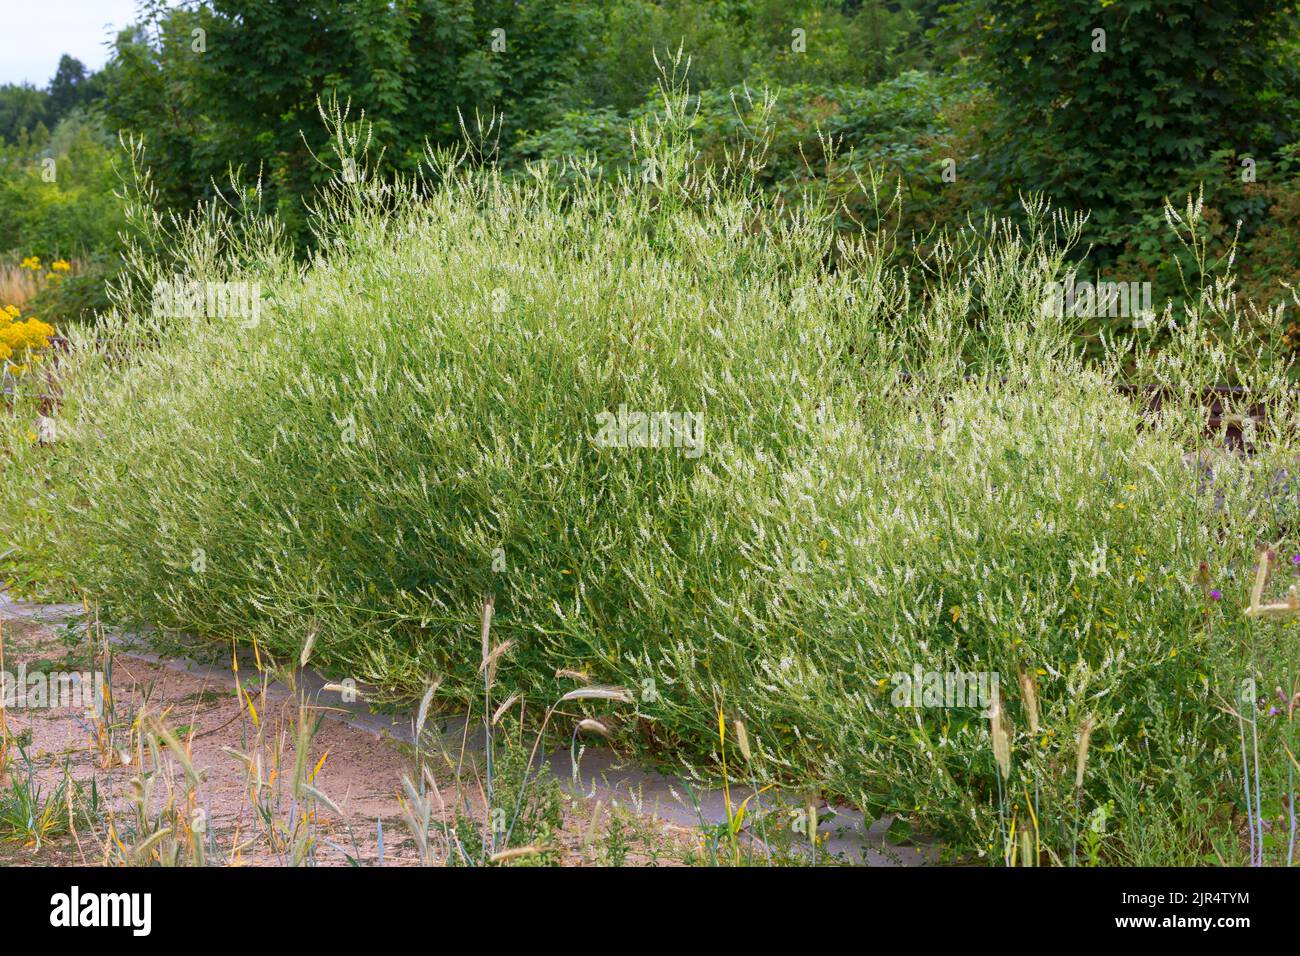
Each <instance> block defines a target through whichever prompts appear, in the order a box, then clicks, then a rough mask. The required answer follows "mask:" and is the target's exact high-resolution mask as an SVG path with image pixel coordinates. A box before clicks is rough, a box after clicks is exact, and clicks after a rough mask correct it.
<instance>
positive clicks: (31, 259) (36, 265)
mask: <svg viewBox="0 0 1300 956" xmlns="http://www.w3.org/2000/svg"><path fill="white" fill-rule="evenodd" d="M19 265H20V266H21V267H22V268H24V269H31V270H32V271H33V272H36V271H38V270H39V269H40V268H41V257H40V256H28V257H27V258H26V259H24V260H23V261H22V262H21V263H19Z"/></svg>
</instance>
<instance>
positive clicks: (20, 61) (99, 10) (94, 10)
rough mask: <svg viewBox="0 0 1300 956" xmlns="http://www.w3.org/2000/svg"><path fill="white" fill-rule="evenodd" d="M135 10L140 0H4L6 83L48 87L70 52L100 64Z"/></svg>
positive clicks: (1, 66)
mask: <svg viewBox="0 0 1300 956" xmlns="http://www.w3.org/2000/svg"><path fill="white" fill-rule="evenodd" d="M134 14H135V0H0V84H3V83H23V82H27V83H31V84H32V85H33V86H39V87H43V86H45V85H46V84H47V83H49V82H50V77H52V76H53V75H54V71H55V69H56V68H57V67H58V65H59V57H60V56H62V55H63V54H64V53H70V54H72V55H73V56H75V57H76V58H77V59H78V60H80V61H81V62H82V63H84V64H86V68H87V69H89V70H98V69H100V68H101V67H102V66H103V65H104V61H105V60H106V59H107V58H108V47H107V45H106V44H107V42H108V41H109V40H110V39H111V38H112V37H113V35H114V33H115V32H116V30H117V29H119V28H121V27H124V26H126V25H127V24H128V23H130V22H131V21H132V20H134V19H135V16H134Z"/></svg>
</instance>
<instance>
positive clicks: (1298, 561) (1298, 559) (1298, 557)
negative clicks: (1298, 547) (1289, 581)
mask: <svg viewBox="0 0 1300 956" xmlns="http://www.w3.org/2000/svg"><path fill="white" fill-rule="evenodd" d="M1291 563H1292V564H1294V565H1295V566H1296V567H1300V554H1293V555H1291Z"/></svg>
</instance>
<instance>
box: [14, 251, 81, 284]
mask: <svg viewBox="0 0 1300 956" xmlns="http://www.w3.org/2000/svg"><path fill="white" fill-rule="evenodd" d="M18 265H19V267H20V268H22V269H30V270H31V271H32V272H40V271H41V270H42V269H43V268H44V266H42V265H41V257H40V256H28V257H27V258H26V259H24V260H23V261H22V262H20V263H19V264H18ZM71 271H72V263H71V262H69V261H68V260H67V259H55V260H54V261H53V262H51V263H50V269H49V271H48V272H46V273H45V278H46V279H61V278H63V276H64V274H66V273H68V272H71Z"/></svg>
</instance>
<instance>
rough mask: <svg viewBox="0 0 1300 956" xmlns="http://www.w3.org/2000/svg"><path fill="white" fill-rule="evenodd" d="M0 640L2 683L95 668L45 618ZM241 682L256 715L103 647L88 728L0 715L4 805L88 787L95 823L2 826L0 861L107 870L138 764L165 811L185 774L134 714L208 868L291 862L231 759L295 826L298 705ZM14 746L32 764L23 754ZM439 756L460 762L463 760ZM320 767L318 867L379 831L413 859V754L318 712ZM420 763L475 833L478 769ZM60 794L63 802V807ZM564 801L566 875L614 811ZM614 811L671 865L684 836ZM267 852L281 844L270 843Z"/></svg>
mask: <svg viewBox="0 0 1300 956" xmlns="http://www.w3.org/2000/svg"><path fill="white" fill-rule="evenodd" d="M3 638H4V654H5V658H4V669H5V670H6V671H7V672H9V673H11V674H13V673H16V672H17V669H18V666H19V665H20V664H24V665H26V668H27V669H28V671H29V672H30V671H32V670H40V669H46V670H62V671H79V672H80V671H88V670H94V669H100V670H104V669H105V668H103V662H102V659H101V658H99V657H98V656H97V655H95V653H94V651H93V650H92V644H91V642H90V641H89V640H87V639H86V638H85V637H84V636H78V635H76V634H73V633H71V632H69V631H66V630H63V629H61V628H57V627H53V626H51V625H49V624H45V623H41V622H38V621H35V620H31V619H13V618H10V619H6V620H4V621H3ZM241 676H242V678H243V680H244V681H246V682H248V683H246V684H245V688H244V689H245V690H246V691H248V698H249V700H251V702H252V705H253V706H252V708H251V709H250V706H249V704H248V701H247V700H246V701H242V702H241V700H240V699H239V698H237V696H236V692H235V689H234V688H233V687H232V686H231V685H230V684H229V682H227V681H222V680H218V679H214V678H213V677H210V676H201V675H196V674H191V673H185V672H180V671H177V670H175V669H173V668H170V667H166V666H163V665H161V664H158V663H152V662H149V661H147V660H143V659H139V658H136V657H132V656H128V655H125V654H122V653H114V654H113V655H112V661H111V682H110V685H111V696H112V704H113V706H112V708H111V711H106V712H105V718H104V719H103V720H100V721H95V720H94V719H93V718H91V715H88V714H85V713H84V712H82V711H81V710H80V709H77V710H73V709H70V708H25V709H24V708H17V707H10V708H6V709H5V712H4V718H5V733H6V734H7V738H6V739H7V740H8V742H9V743H8V767H7V768H6V770H7V773H6V775H5V776H4V777H2V778H0V807H3V805H4V802H5V800H6V799H8V800H9V803H10V806H12V799H11V798H10V797H9V796H8V795H9V794H11V793H12V792H13V788H14V786H15V783H17V784H18V785H22V784H23V783H24V782H25V781H26V779H27V778H28V777H29V776H34V778H35V781H36V782H37V784H38V785H39V787H40V790H41V793H42V796H43V798H44V801H45V802H46V803H49V802H50V797H51V795H53V794H56V793H58V791H59V788H60V785H61V784H63V785H64V797H63V798H62V803H63V804H64V806H63V807H61V808H60V809H61V812H62V815H63V817H65V818H66V817H67V816H68V810H67V806H66V805H67V804H68V803H70V802H71V803H73V804H74V805H75V806H81V805H86V806H88V805H89V804H90V802H91V794H92V793H93V795H94V797H95V798H96V802H97V804H98V806H97V809H96V812H95V813H93V814H89V815H85V814H83V813H80V812H77V813H73V814H72V819H73V821H74V827H73V831H72V832H66V830H67V828H66V827H59V828H58V829H61V830H64V831H65V832H62V833H58V834H56V835H53V836H51V837H50V838H49V839H47V840H45V841H42V843H41V845H40V846H39V847H38V846H37V845H36V844H35V842H34V841H33V840H31V839H30V838H24V835H23V834H14V833H13V832H8V833H6V832H5V826H4V823H3V820H2V819H0V864H3V865H59V864H71V863H89V864H98V863H103V862H105V861H106V859H109V858H110V857H113V856H114V853H113V852H112V848H113V846H114V843H115V840H114V835H115V834H116V835H118V836H119V838H121V839H122V841H123V844H124V845H126V846H128V847H134V846H135V843H134V842H133V841H132V839H131V836H130V835H131V834H132V833H134V832H135V827H134V823H133V820H134V817H135V813H134V809H133V807H132V804H131V801H130V794H131V792H132V780H133V778H136V777H137V776H138V775H139V774H140V769H141V763H142V759H141V758H142V756H143V763H144V764H145V770H146V771H147V772H152V771H154V770H158V771H160V772H159V773H157V774H156V776H155V781H156V784H155V792H154V794H153V795H152V800H151V804H152V806H153V807H155V808H161V807H162V806H163V804H164V803H165V801H166V800H167V798H168V795H169V792H170V793H172V794H176V793H178V792H179V791H181V789H182V787H183V784H184V770H183V768H182V764H181V763H180V761H178V760H177V759H176V758H175V757H174V756H173V755H172V754H171V753H169V752H167V751H166V750H164V751H163V755H162V757H161V759H160V761H159V763H158V765H157V767H155V766H152V765H151V761H150V760H149V756H148V749H147V748H142V746H141V739H142V733H141V728H142V727H147V726H148V721H147V720H145V721H144V722H143V723H142V720H141V715H142V714H143V715H148V716H152V717H157V718H160V719H161V720H162V722H163V724H164V725H165V726H167V727H168V728H170V729H171V730H172V731H173V732H174V733H175V734H176V736H177V737H178V738H179V739H180V740H182V741H184V742H185V744H186V745H187V746H188V748H189V750H190V753H191V755H192V758H191V759H192V763H193V765H194V767H195V768H197V769H198V770H199V771H201V773H202V779H201V782H200V783H199V784H198V785H197V787H196V800H195V806H197V807H199V808H201V810H202V811H203V817H204V818H205V819H206V821H207V825H208V828H209V830H210V833H211V836H212V840H211V841H210V842H211V843H213V844H214V845H215V847H216V850H215V852H214V853H213V854H212V855H213V857H214V859H213V860H212V862H220V863H231V864H235V865H263V864H271V865H274V864H279V863H285V862H287V861H288V859H289V851H288V849H287V843H288V841H287V840H284V839H281V840H279V841H277V840H276V839H274V838H273V837H272V836H271V833H273V832H275V828H274V827H272V828H270V830H268V826H267V824H266V823H265V820H264V819H263V818H261V816H260V815H259V814H258V812H257V811H256V809H255V807H254V799H253V791H254V787H253V786H252V781H253V779H254V775H253V774H251V773H250V770H249V768H248V766H247V765H246V764H245V763H244V762H243V761H242V760H241V759H239V758H238V757H236V756H234V755H232V754H231V753H230V752H229V751H230V750H235V751H239V752H240V753H244V754H249V755H256V754H260V755H261V758H262V765H261V766H262V778H263V780H265V781H266V783H267V786H266V787H265V788H264V789H263V790H262V791H261V795H262V799H263V800H264V801H266V800H270V799H272V795H273V794H275V795H278V799H279V800H280V801H281V803H280V807H279V809H278V810H277V812H276V814H275V816H276V817H277V818H278V819H277V824H276V826H278V827H280V828H287V827H288V825H289V821H290V820H291V819H292V817H291V815H290V813H291V810H290V804H291V800H290V799H289V791H290V789H291V785H290V780H291V779H292V774H293V764H294V741H295V734H296V730H295V729H294V728H295V725H296V722H297V717H298V705H297V702H296V701H295V700H293V699H281V700H276V699H274V697H273V696H271V695H261V694H259V691H258V689H257V681H256V679H255V677H256V675H248V674H245V675H241ZM250 678H252V680H250ZM253 710H256V712H257V713H256V719H254V716H253ZM259 728H260V734H259ZM19 743H22V744H23V747H24V749H25V751H26V754H27V758H28V760H29V763H25V762H24V760H23V758H22V757H21V755H20V752H19V748H18V744H19ZM277 751H278V753H279V758H278V759H277V756H276V754H277ZM124 756H125V759H126V760H127V761H128V762H127V763H126V764H124V763H123V757H124ZM450 757H451V758H452V759H453V760H456V759H459V757H460V755H459V754H451V755H450ZM321 761H323V762H321ZM318 764H319V769H318V770H317V771H316V773H315V776H314V777H313V778H312V781H311V783H312V786H313V787H315V788H317V789H318V790H319V791H321V792H322V793H324V794H326V795H327V796H328V797H329V798H330V799H331V800H332V801H333V802H334V804H335V805H336V806H337V808H338V810H339V811H341V815H342V816H341V818H340V817H339V816H338V815H336V814H335V813H334V812H332V811H330V810H328V809H326V808H325V807H323V806H321V805H320V804H319V803H317V804H316V815H315V817H314V819H315V823H316V835H317V838H316V840H315V862H316V863H317V864H320V865H348V864H349V863H351V862H353V861H356V862H359V863H360V864H362V865H376V864H378V863H379V860H380V829H381V826H382V834H383V837H382V839H383V863H384V864H385V865H412V864H416V863H418V862H419V852H418V849H417V845H416V843H415V840H414V839H413V837H412V834H411V831H410V829H409V828H408V827H407V826H406V824H405V823H404V822H403V813H402V809H401V806H400V804H399V795H400V794H401V793H402V784H401V780H402V777H403V775H404V774H405V775H412V776H414V774H413V769H414V755H413V754H412V753H411V752H410V748H409V747H408V746H406V745H403V744H400V743H398V742H397V741H394V740H392V739H382V738H379V737H376V736H375V735H374V734H372V733H370V732H367V731H365V730H358V729H355V728H354V727H350V726H348V725H346V724H345V723H343V722H341V721H338V720H335V719H331V718H330V717H329V716H327V717H326V719H324V720H323V721H321V723H320V727H319V730H318V732H317V733H316V735H315V737H314V739H313V740H312V741H311V744H310V747H309V756H308V761H307V766H308V767H309V768H315V767H317V765H318ZM429 765H430V769H431V771H432V773H433V776H434V779H435V780H436V781H437V784H438V787H439V790H440V793H441V797H442V807H440V806H439V803H438V801H437V800H435V801H434V803H433V806H434V813H433V819H434V820H442V821H447V820H449V819H451V817H452V813H451V808H453V807H455V806H457V805H461V806H463V807H465V808H466V809H467V810H468V815H469V816H470V817H471V818H472V819H473V820H474V823H475V825H476V826H477V827H478V828H479V832H481V830H482V826H483V821H484V817H485V814H484V812H483V806H484V800H483V795H482V792H481V788H480V786H479V784H478V782H477V779H476V777H475V775H473V774H468V775H467V774H462V775H461V780H462V784H461V786H458V785H457V783H456V776H457V775H456V773H455V772H454V768H453V767H452V766H450V765H449V762H448V759H447V757H441V758H439V757H435V758H433V759H432V760H430V761H429ZM65 780H66V781H70V782H72V783H71V784H70V785H69V784H68V783H65ZM92 788H93V789H92ZM69 792H71V793H72V794H74V798H71V799H70V798H69V797H68V793H69ZM559 799H560V803H561V806H562V813H563V825H562V827H561V828H560V829H559V830H558V831H557V832H555V833H553V834H551V835H550V836H549V837H548V838H547V841H548V842H547V846H548V848H549V849H550V851H551V857H550V859H551V861H552V862H556V861H558V862H561V863H563V864H565V865H581V864H602V863H607V862H609V859H610V858H609V855H608V854H609V849H608V847H609V845H610V842H609V839H608V832H609V829H610V821H611V819H612V818H611V814H610V812H609V809H608V808H606V807H597V806H596V804H595V802H594V801H587V800H582V799H580V798H571V797H569V796H566V795H560V797H559ZM190 812H192V810H191V811H190ZM593 815H594V818H595V819H594V822H593ZM616 815H617V819H618V820H619V821H620V822H619V824H618V825H617V826H616V830H617V831H618V832H621V833H623V834H624V835H625V840H623V841H617V840H616V841H614V842H615V843H616V844H617V843H621V842H622V843H626V844H628V846H627V857H626V863H627V864H630V865H636V864H646V863H655V864H671V863H674V862H680V861H681V860H682V858H683V856H684V855H685V853H686V852H687V850H688V849H689V847H690V846H691V845H692V843H693V842H694V840H695V837H694V836H693V835H692V834H691V833H690V832H689V831H688V830H687V829H685V828H683V827H680V826H675V825H672V824H669V823H668V822H666V821H663V820H652V819H647V818H644V817H639V816H636V815H634V814H630V813H627V812H626V811H617V812H616ZM282 835H283V834H282ZM277 842H279V843H280V844H281V845H280V846H276V845H275V844H276V843H277ZM514 842H517V841H512V843H514ZM615 852H616V853H617V852H619V851H615ZM349 857H351V859H349Z"/></svg>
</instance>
